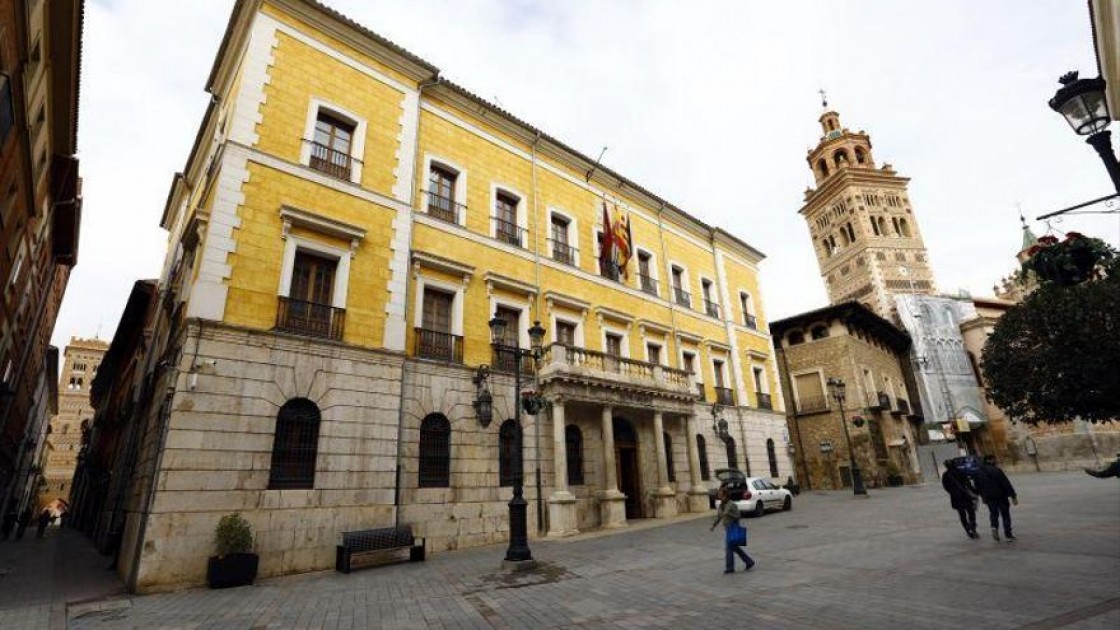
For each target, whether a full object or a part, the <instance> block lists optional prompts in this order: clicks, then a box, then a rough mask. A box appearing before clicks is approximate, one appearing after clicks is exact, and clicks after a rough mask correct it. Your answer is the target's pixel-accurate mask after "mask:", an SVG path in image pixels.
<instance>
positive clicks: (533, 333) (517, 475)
mask: <svg viewBox="0 0 1120 630" xmlns="http://www.w3.org/2000/svg"><path fill="white" fill-rule="evenodd" d="M507 327H508V323H507V322H506V320H504V319H502V318H501V317H498V315H497V314H495V315H494V317H493V319H491V320H490V345H491V346H492V347H493V348H494V355H495V358H498V359H500V358H501V356H502V354H508V355H510V356H512V357H513V359H514V361H513V390H514V391H513V400H514V415H515V418H514V422H516V423H517V431H516V432H515V435H516V439H517V444H516V445H515V446H514V450H515V451H516V453H517V458H516V460H517V461H515V462H514V480H513V498H511V499H510V500H509V548H508V549H506V561H508V562H518V563H525V562H531V561H532V560H533V552H532V551H530V550H529V531H528V530H529V523H528V518H527V516H526V508H527V507H528V503H527V502H526V501H525V480H524V478H523V477H524V464H523V463H522V459H523V453H522V450H523V448H524V445H523V440H522V435H521V433H522V431H521V408H522V406H524V407H525V411H526V412H527V413H529V414H530V415H535V414H536V412H538V411H540V408H541V407H542V406H543V405H542V404H541V398H540V397H539V396H537V395H536V394H532V395H530V396H529V397H527V398H526V399H525V400H522V396H521V360H522V359H524V358H526V357H532V359H533V367H534V369H535V368H536V362H537V360H538V359H540V358H541V353H542V352H543V349H542V344H543V343H544V332H545V331H544V328H543V327H541V323H540V322H539V321H536V322H533V326H532V327H531V328H529V341H530V346H531V347H530V348H528V349H522V348H518V347H517V345H516V344H514V345H507V344H506V343H505V340H506V328H507ZM487 393H489V392H487ZM476 402H477V401H476Z"/></svg>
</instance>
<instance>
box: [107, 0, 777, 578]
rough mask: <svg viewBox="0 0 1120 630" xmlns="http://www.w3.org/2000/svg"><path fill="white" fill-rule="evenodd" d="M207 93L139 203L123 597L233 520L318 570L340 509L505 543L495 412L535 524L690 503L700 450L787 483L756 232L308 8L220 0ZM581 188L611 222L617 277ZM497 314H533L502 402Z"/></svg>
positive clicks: (289, 559) (347, 527)
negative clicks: (534, 402)
mask: <svg viewBox="0 0 1120 630" xmlns="http://www.w3.org/2000/svg"><path fill="white" fill-rule="evenodd" d="M207 90H208V91H209V92H210V93H211V94H212V95H213V100H212V103H211V105H210V107H209V109H208V111H207V113H206V116H205V118H204V120H203V122H202V127H201V129H200V130H199V134H198V137H197V139H196V142H195V146H194V148H193V149H192V151H191V154H190V156H189V158H188V161H187V166H186V168H185V169H184V172H183V173H180V174H179V175H177V176H176V178H175V181H174V183H173V186H172V190H171V194H170V196H169V198H168V203H167V206H166V208H165V210H164V216H163V219H162V221H161V224H162V225H163V227H164V228H165V229H167V230H168V232H169V235H170V238H169V244H168V256H167V260H166V264H165V266H164V270H163V276H162V278H161V294H160V295H166V296H168V297H167V298H166V299H165V300H164V301H163V303H162V305H161V306H160V310H159V312H158V313H156V315H155V316H154V318H153V323H151V324H150V326H152V327H153V328H154V329H155V330H156V331H157V334H156V336H157V338H158V339H161V341H157V342H156V343H155V344H154V346H153V347H154V348H155V349H153V350H152V352H153V353H155V352H157V351H159V352H160V356H161V357H170V358H161V361H163V363H161V364H160V367H159V368H158V369H163V366H165V365H173V366H174V368H173V369H168V370H167V371H166V372H159V373H158V374H157V376H158V378H163V379H165V380H166V384H167V387H168V391H169V394H168V397H167V399H166V400H165V401H164V403H165V406H166V407H165V411H164V412H163V413H162V414H156V413H154V411H153V413H152V417H153V418H160V420H153V422H156V423H158V422H164V423H165V426H163V427H162V431H163V435H164V436H165V437H163V438H162V441H160V440H157V439H154V438H153V439H149V440H143V439H141V440H140V443H142V444H144V446H143V447H142V450H143V451H144V452H143V454H142V455H141V457H140V460H139V461H141V462H147V463H146V464H145V465H147V466H149V468H148V469H146V470H147V472H145V469H144V468H143V466H140V471H139V472H137V473H136V484H138V487H139V488H142V489H144V491H145V492H148V493H149V495H150V496H149V497H148V499H147V500H146V502H145V501H144V500H141V499H139V498H138V499H135V500H133V501H132V503H131V505H132V507H131V508H128V509H127V510H126V511H127V512H128V515H127V518H126V519H125V521H126V525H125V528H124V529H125V531H124V535H123V543H122V550H121V560H122V561H121V562H119V563H118V564H119V565H120V566H121V572H122V575H124V576H125V578H126V580H127V581H128V582H129V584H130V585H131V586H132V587H133V588H136V589H137V590H160V589H165V588H171V587H174V586H177V585H183V584H197V583H201V581H202V579H203V576H204V573H205V562H206V555H207V553H206V552H205V551H200V549H201V550H207V549H208V545H209V542H210V539H211V537H212V532H213V526H214V524H216V523H217V520H218V519H219V518H220V517H221V515H223V514H225V513H229V512H234V511H237V512H240V513H241V514H242V515H243V516H244V517H245V518H246V519H248V520H249V522H250V523H251V524H252V526H253V528H254V532H255V533H256V545H255V550H256V552H257V553H258V554H260V556H261V566H260V572H261V575H276V574H283V573H293V572H299V571H309V570H316V569H323V568H328V567H330V566H332V562H333V560H334V545H335V544H336V543H337V541H338V539H339V536H340V533H341V532H343V531H351V530H357V529H368V528H373V527H385V526H393V525H397V524H407V525H409V526H411V527H412V529H413V532H414V533H415V534H416V535H417V536H418V537H424V538H426V541H427V545H428V548H429V551H436V552H438V551H440V550H444V549H453V548H457V547H465V546H472V545H481V544H492V543H497V542H502V541H504V540H506V539H507V538H508V532H509V524H508V518H507V508H506V502H507V501H508V500H509V498H510V496H511V495H510V492H511V488H510V485H511V484H510V483H509V479H510V475H511V474H513V473H511V472H510V468H509V467H510V466H511V465H512V464H511V460H509V456H510V455H509V444H510V443H511V442H509V439H510V436H511V435H514V434H515V432H516V430H517V429H516V427H517V426H520V427H521V429H520V430H521V432H522V436H523V442H524V447H523V454H524V455H523V457H524V464H523V465H524V469H523V474H524V484H525V496H526V499H527V500H528V501H529V504H530V507H529V531H530V537H531V538H533V537H538V536H551V537H560V536H567V535H571V534H573V533H576V532H578V531H581V530H586V529H593V528H599V527H623V526H625V525H626V524H627V522H628V521H631V520H633V519H636V518H664V517H669V516H673V515H675V514H678V513H680V512H687V511H701V510H707V509H709V502H708V489H709V488H710V487H714V484H716V483H717V481H716V479H715V476H714V471H715V469H717V468H723V467H735V468H740V469H744V470H746V471H747V472H748V473H749V474H753V475H755V476H760V477H764V478H771V479H774V480H776V481H783V482H784V481H785V479H786V478H787V476H790V475H792V474H793V470H792V466H791V465H790V457H789V451H790V446H789V440H788V436H787V434H786V431H785V422H784V410H783V409H782V406H783V403H782V400H783V397H782V395H781V390H780V384H779V381H778V379H777V371H776V368H775V362H774V348H773V344H772V341H771V339H770V337H769V335H768V333H767V332H766V331H767V328H768V326H767V321H766V318H765V315H764V308H763V300H762V296H761V293H760V290H759V284H758V274H759V264H760V263H761V261H762V259H763V256H762V254H761V253H760V252H758V251H757V250H756V249H754V248H753V247H751V246H749V245H747V244H746V243H745V242H743V241H742V240H740V239H739V238H737V237H735V236H732V235H730V234H728V233H727V232H725V231H723V230H721V229H719V228H715V227H712V226H709V225H707V224H705V223H703V222H701V221H700V220H698V219H696V218H694V217H693V216H692V215H690V214H688V213H686V212H685V211H684V210H682V209H680V208H678V207H676V206H674V205H672V204H670V203H668V202H666V201H664V200H662V199H660V198H659V197H657V196H656V195H655V194H653V193H651V192H649V191H647V190H646V189H644V188H643V187H641V186H639V185H638V184H636V183H633V182H630V181H629V180H626V179H625V178H624V177H622V176H621V175H619V174H617V173H614V172H612V171H610V170H609V169H606V168H604V167H602V166H598V165H596V164H595V163H594V161H593V160H590V159H588V158H587V157H586V156H584V155H582V154H579V153H578V152H576V151H574V150H573V149H571V148H569V147H567V146H565V145H564V144H562V143H561V142H559V141H558V140H556V139H554V138H551V137H549V136H548V135H547V134H545V133H543V132H542V131H540V130H538V129H536V128H534V127H531V126H530V125H528V124H526V123H524V122H522V121H520V120H518V119H517V118H515V117H514V116H513V115H511V114H509V113H508V112H505V111H503V110H501V109H499V108H497V107H495V106H494V105H491V104H489V103H486V102H484V101H482V100H481V99H479V98H477V97H475V96H474V95H472V94H470V93H469V92H467V91H466V90H465V89H463V88H461V87H459V86H457V85H454V84H452V83H449V82H447V81H445V80H443V79H442V78H441V77H440V75H439V70H438V69H437V68H435V67H433V66H431V65H430V64H428V63H427V62H424V61H423V60H421V59H419V58H417V57H415V56H414V55H412V54H411V53H408V52H406V51H404V50H402V49H400V48H399V47H397V46H395V45H394V44H392V43H391V42H388V41H387V40H384V39H383V38H381V37H379V36H377V35H376V34H374V33H372V32H370V31H368V30H366V29H365V28H364V27H362V26H360V25H358V24H356V23H354V22H352V21H350V20H349V19H348V18H346V17H345V16H342V15H340V14H338V13H336V12H334V11H333V10H331V9H329V8H327V7H325V6H323V5H320V4H318V3H315V2H306V1H298V0H265V1H259V0H251V1H239V2H237V4H236V6H235V9H234V12H233V15H232V16H231V19H230V23H229V26H228V30H227V33H226V37H225V39H224V40H223V42H222V45H221V48H220V50H219V51H218V55H217V59H216V61H215V64H214V68H213V71H212V73H211V76H210V79H209V81H208V85H207ZM604 205H606V206H607V208H608V209H609V213H610V219H611V221H612V222H613V221H616V220H617V219H619V218H621V217H627V218H628V220H629V227H630V234H631V240H630V244H631V249H632V252H631V253H632V257H631V259H630V260H629V262H628V264H627V265H626V266H625V268H624V273H622V274H618V275H617V277H616V274H615V273H614V272H613V270H612V268H611V267H610V266H608V268H607V269H605V270H604V269H601V264H600V256H599V247H600V245H599V243H600V240H599V234H600V233H601V232H602V230H603V228H604V226H603V213H604ZM612 229H613V228H612ZM495 314H498V315H499V316H501V317H502V318H504V319H506V321H507V322H509V323H510V324H511V326H510V328H511V329H512V330H511V333H510V336H509V337H507V339H506V341H507V342H508V343H510V344H516V345H518V346H520V347H522V348H527V347H529V345H530V337H529V329H530V326H532V324H533V322H536V321H539V322H540V323H541V326H543V328H544V329H545V331H546V332H545V338H544V344H543V345H544V348H543V351H542V352H541V355H540V357H539V360H538V361H537V362H536V368H537V369H536V370H535V371H534V370H531V369H530V370H529V374H527V376H526V377H525V379H524V384H523V387H524V388H525V389H528V390H531V391H534V392H535V393H536V394H537V395H539V396H541V397H542V398H543V399H544V400H545V401H547V403H546V404H545V406H544V409H543V410H542V411H541V412H540V413H539V414H536V415H528V414H522V413H517V412H515V409H517V407H518V405H516V404H515V403H516V401H515V400H514V399H513V386H514V384H513V377H512V375H511V374H510V373H509V370H508V369H503V368H509V367H510V365H511V364H509V363H508V362H507V363H504V364H503V363H502V361H501V360H500V357H496V356H495V354H494V351H493V349H492V346H491V332H490V329H489V327H488V322H489V320H490V319H491V318H492V317H494V316H495ZM160 331H162V333H160ZM160 334H163V337H160V336H159V335H160ZM161 348H162V350H160V349H161ZM152 364H153V365H155V364H156V361H155V360H154V359H153V361H152ZM480 365H487V366H489V367H490V372H489V375H488V377H487V378H481V379H480V378H479V374H480V372H479V370H478V366H480ZM527 365H528V364H527ZM529 367H532V366H531V365H530V366H529ZM483 390H486V391H488V392H490V393H492V395H493V402H494V404H493V409H494V412H493V422H492V423H490V422H488V421H486V420H484V419H483V418H481V417H480V414H479V413H478V412H477V408H476V405H475V403H476V401H477V399H478V398H479V396H480V393H481V392H482V391H483ZM156 402H157V403H158V402H160V401H159V400H157V401H156ZM153 410H154V407H153ZM717 419H722V420H724V421H726V422H725V424H722V425H721V424H720V423H718V422H717V421H716V420H717ZM518 423H520V424H518ZM153 426H156V425H154V424H153ZM659 434H660V435H659ZM281 436H283V437H281ZM308 436H311V437H308ZM293 440H294V441H293ZM293 444H296V445H297V447H298V448H297V447H293ZM301 458H302V459H301ZM153 480H154V481H153ZM135 494H136V495H137V496H141V495H143V492H137V493H135ZM141 550H142V551H141Z"/></svg>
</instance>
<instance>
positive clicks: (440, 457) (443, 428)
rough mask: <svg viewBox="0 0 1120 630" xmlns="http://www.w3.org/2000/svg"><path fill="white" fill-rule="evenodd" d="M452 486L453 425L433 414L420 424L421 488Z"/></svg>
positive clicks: (442, 417)
mask: <svg viewBox="0 0 1120 630" xmlns="http://www.w3.org/2000/svg"><path fill="white" fill-rule="evenodd" d="M450 486H451V423H449V422H448V421H447V418H445V417H444V416H442V415H440V414H438V413H433V414H431V415H428V416H427V417H425V418H424V420H423V421H422V422H421V423H420V487H421V488H448V487H450Z"/></svg>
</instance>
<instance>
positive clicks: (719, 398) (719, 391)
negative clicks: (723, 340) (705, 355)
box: [712, 359, 735, 406]
mask: <svg viewBox="0 0 1120 630" xmlns="http://www.w3.org/2000/svg"><path fill="white" fill-rule="evenodd" d="M726 370H727V364H726V363H725V362H724V361H723V360H722V359H712V375H713V376H714V377H715V379H714V381H713V382H714V383H715V390H716V402H717V403H719V404H721V405H727V406H734V405H735V397H734V395H733V394H732V392H731V388H730V387H727V372H726Z"/></svg>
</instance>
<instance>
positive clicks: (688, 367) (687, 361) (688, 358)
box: [681, 352, 696, 375]
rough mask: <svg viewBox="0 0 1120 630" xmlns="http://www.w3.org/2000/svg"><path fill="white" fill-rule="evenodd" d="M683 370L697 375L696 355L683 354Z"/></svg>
mask: <svg viewBox="0 0 1120 630" xmlns="http://www.w3.org/2000/svg"><path fill="white" fill-rule="evenodd" d="M681 363H682V365H681V369H682V370H684V371H685V372H688V373H689V374H692V375H695V374H696V355H694V354H692V353H691V352H682V353H681Z"/></svg>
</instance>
